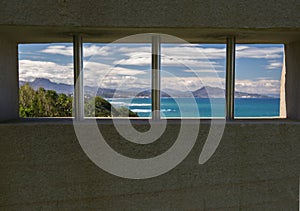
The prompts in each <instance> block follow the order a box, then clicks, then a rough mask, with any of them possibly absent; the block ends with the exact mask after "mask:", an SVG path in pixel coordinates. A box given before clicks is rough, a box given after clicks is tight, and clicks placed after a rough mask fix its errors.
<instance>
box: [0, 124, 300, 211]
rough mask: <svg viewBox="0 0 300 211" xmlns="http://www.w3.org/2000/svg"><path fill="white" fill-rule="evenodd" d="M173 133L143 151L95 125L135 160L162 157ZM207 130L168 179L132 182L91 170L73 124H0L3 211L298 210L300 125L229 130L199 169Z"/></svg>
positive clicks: (204, 127) (108, 128)
mask: <svg viewBox="0 0 300 211" xmlns="http://www.w3.org/2000/svg"><path fill="white" fill-rule="evenodd" d="M136 127H137V128H139V127H140V129H141V128H142V127H143V126H142V125H136ZM178 128H179V125H178V124H169V125H168V128H167V131H166V134H165V135H166V136H167V137H168V139H166V138H162V140H160V141H158V142H155V143H153V144H150V145H149V146H143V147H141V146H137V145H135V144H130V143H129V142H126V141H125V140H123V139H122V138H121V137H119V136H118V135H117V134H116V132H115V130H114V127H113V125H110V124H105V125H100V129H101V131H102V132H103V133H104V134H105V135H106V136H107V137H108V138H107V141H108V143H109V144H110V145H111V146H112V147H113V148H114V149H115V150H117V151H118V152H121V153H123V154H126V155H131V156H133V157H149V156H155V155H157V154H160V153H163V151H165V150H167V149H168V148H169V147H170V146H171V145H172V141H170V140H172V136H175V137H176V132H175V131H177V130H178ZM208 129H209V125H208V124H202V125H201V127H200V134H199V138H198V140H197V143H196V145H195V146H194V148H193V150H192V152H191V153H190V154H189V156H188V157H187V158H186V159H185V160H184V161H183V162H182V163H181V164H180V165H179V166H177V167H176V168H175V169H173V170H172V171H170V172H168V173H166V174H164V175H162V176H159V177H156V178H152V179H147V180H129V179H123V178H118V177H116V176H113V175H110V174H108V173H106V172H104V171H103V170H101V169H99V168H98V167H97V166H95V165H94V164H93V163H92V162H91V161H90V160H89V159H88V158H87V156H86V155H85V154H84V152H83V151H82V149H81V147H80V145H79V143H78V141H77V139H76V136H75V133H74V129H73V126H72V124H71V123H63V122H62V123H59V122H56V123H55V122H54V123H47V122H46V123H45V122H44V123H41V122H40V123H17V124H14V123H6V124H1V125H0V137H1V142H0V160H1V163H0V175H1V179H0V189H1V193H0V209H1V210H90V209H94V210H95V209H96V210H120V209H122V210H153V209H154V210H158V209H159V210H298V203H299V198H298V192H299V190H298V188H299V174H300V154H299V149H300V142H299V137H300V124H296V123H291V122H274V121H269V122H251V121H250V122H249V121H248V123H246V122H236V123H229V124H227V126H226V129H225V133H224V136H223V139H222V141H221V144H220V145H219V147H218V149H217V151H216V152H215V154H214V155H213V156H212V157H211V159H210V160H209V161H208V162H207V163H205V164H204V165H199V164H198V163H197V161H198V158H199V154H200V152H201V149H202V146H203V144H204V141H205V138H206V135H207V132H208ZM174 134H175V135H174ZM187 138H188V137H187ZM168 140H169V141H168Z"/></svg>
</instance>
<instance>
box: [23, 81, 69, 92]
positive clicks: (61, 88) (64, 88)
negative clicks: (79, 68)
mask: <svg viewBox="0 0 300 211" xmlns="http://www.w3.org/2000/svg"><path fill="white" fill-rule="evenodd" d="M25 83H29V85H30V86H31V87H32V88H33V89H34V90H38V89H39V88H40V87H42V88H44V89H46V90H55V91H56V92H57V93H64V94H67V95H70V94H72V93H73V90H74V88H73V86H72V85H68V84H63V83H54V82H51V81H50V80H49V79H46V78H36V79H35V80H34V81H32V82H25V81H20V83H19V84H20V86H22V85H24V84H25Z"/></svg>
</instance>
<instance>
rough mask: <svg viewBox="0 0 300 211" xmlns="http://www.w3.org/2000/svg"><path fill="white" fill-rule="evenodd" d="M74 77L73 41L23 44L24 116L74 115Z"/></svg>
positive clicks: (20, 65) (22, 107) (20, 75)
mask: <svg viewBox="0 0 300 211" xmlns="http://www.w3.org/2000/svg"><path fill="white" fill-rule="evenodd" d="M73 80H74V79H73V47H72V44H70V43H51V44H20V45H19V87H20V89H19V93H20V98H19V100H20V102H19V104H20V117H71V116H72V100H73V84H74V83H73Z"/></svg>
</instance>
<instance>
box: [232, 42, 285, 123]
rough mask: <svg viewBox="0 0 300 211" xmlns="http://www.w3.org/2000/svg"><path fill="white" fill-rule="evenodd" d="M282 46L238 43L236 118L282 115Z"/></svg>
mask: <svg viewBox="0 0 300 211" xmlns="http://www.w3.org/2000/svg"><path fill="white" fill-rule="evenodd" d="M283 51H284V50H283V45H279V44H251V45H249V44H247V45H245V44H238V45H236V74H235V75H236V79H235V117H279V116H280V92H281V91H280V87H281V74H282V63H283V54H284V52H283Z"/></svg>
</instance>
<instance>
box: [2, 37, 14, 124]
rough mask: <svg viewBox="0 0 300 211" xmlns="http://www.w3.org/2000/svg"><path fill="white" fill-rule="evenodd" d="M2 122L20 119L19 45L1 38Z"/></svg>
mask: <svg viewBox="0 0 300 211" xmlns="http://www.w3.org/2000/svg"><path fill="white" fill-rule="evenodd" d="M0 49H1V50H0V121H1V120H7V119H15V118H18V117H19V104H18V102H19V93H18V90H19V84H18V82H19V75H18V50H17V43H16V42H15V41H13V40H9V39H7V38H6V39H4V38H1V37H0Z"/></svg>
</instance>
